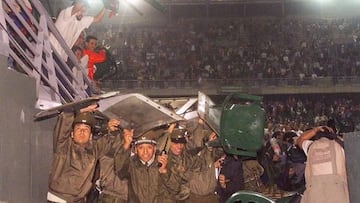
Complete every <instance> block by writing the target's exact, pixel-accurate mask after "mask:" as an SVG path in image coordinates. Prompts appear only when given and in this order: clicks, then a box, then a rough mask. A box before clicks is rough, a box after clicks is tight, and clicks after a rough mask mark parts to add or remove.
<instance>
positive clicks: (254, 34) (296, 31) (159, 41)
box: [88, 18, 360, 80]
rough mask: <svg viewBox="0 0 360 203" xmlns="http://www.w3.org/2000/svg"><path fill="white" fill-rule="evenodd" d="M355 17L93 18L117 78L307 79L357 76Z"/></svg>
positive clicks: (357, 26) (357, 24) (91, 30)
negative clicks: (147, 22) (116, 64)
mask: <svg viewBox="0 0 360 203" xmlns="http://www.w3.org/2000/svg"><path fill="white" fill-rule="evenodd" d="M359 25H360V24H359V19H358V18H351V19H296V18H292V19H282V20H281V19H279V18H243V19H236V20H217V21H211V22H204V21H200V20H184V19H182V20H179V21H178V22H177V23H172V24H168V25H162V26H153V27H150V26H146V27H145V26H131V25H124V26H123V25H113V24H104V23H103V24H101V25H98V26H93V27H92V28H91V29H90V30H88V33H89V34H91V35H95V36H98V37H99V41H101V42H102V43H103V45H111V48H110V51H111V53H112V54H113V55H114V56H115V57H114V58H115V59H117V60H118V61H121V62H122V65H123V66H122V71H121V74H119V75H118V78H119V79H138V80H163V79H168V80H171V79H175V78H176V79H198V78H199V77H201V78H204V79H249V78H253V79H256V78H258V79H262V78H294V79H299V80H302V79H305V78H310V79H315V78H317V77H325V76H334V77H342V76H358V75H359V66H360V58H359V56H360V55H359V52H358V50H357V48H358V46H359V40H358V35H359V29H360V28H359Z"/></svg>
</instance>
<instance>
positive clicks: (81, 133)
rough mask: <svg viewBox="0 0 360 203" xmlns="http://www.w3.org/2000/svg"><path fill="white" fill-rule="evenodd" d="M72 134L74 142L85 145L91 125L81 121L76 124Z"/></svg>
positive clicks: (89, 134)
mask: <svg viewBox="0 0 360 203" xmlns="http://www.w3.org/2000/svg"><path fill="white" fill-rule="evenodd" d="M72 136H73V140H74V142H75V143H77V144H79V145H85V144H86V143H88V142H89V140H90V137H91V127H90V126H89V125H87V124H83V123H79V124H76V125H75V126H74V130H73V134H72Z"/></svg>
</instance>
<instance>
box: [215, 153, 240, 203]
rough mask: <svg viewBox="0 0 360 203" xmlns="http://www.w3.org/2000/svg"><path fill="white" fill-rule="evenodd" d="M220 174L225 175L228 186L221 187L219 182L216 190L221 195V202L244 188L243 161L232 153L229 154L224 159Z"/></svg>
mask: <svg viewBox="0 0 360 203" xmlns="http://www.w3.org/2000/svg"><path fill="white" fill-rule="evenodd" d="M220 174H223V175H224V176H225V179H226V180H229V182H227V183H226V188H222V187H220V185H219V184H218V186H217V189H216V192H217V194H218V195H219V198H220V200H219V202H221V203H222V202H226V200H227V199H228V198H229V197H230V196H231V195H232V194H233V193H235V192H237V191H239V190H242V189H243V188H244V177H243V168H242V161H241V159H239V158H235V157H234V156H232V155H227V156H226V157H225V159H224V162H223V165H222V168H221V171H220Z"/></svg>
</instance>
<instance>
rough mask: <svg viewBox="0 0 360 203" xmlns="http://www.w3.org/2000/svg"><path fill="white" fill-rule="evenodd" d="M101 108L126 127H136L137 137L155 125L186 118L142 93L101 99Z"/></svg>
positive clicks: (135, 134) (135, 133)
mask: <svg viewBox="0 0 360 203" xmlns="http://www.w3.org/2000/svg"><path fill="white" fill-rule="evenodd" d="M99 110H100V111H101V112H103V113H104V114H105V115H106V116H108V117H109V118H116V119H119V120H120V121H121V126H123V127H124V128H132V129H134V136H135V137H139V136H141V135H142V134H143V133H145V132H147V131H149V130H151V129H153V128H155V127H159V126H163V125H167V124H169V123H174V122H178V121H181V120H184V118H182V117H181V116H178V115H176V113H175V112H173V111H171V110H169V109H168V108H166V107H164V106H161V105H159V104H157V103H155V102H154V101H152V100H151V99H150V98H148V97H146V96H144V95H141V94H125V95H118V96H115V97H111V98H108V99H103V100H100V101H99Z"/></svg>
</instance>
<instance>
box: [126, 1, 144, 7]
mask: <svg viewBox="0 0 360 203" xmlns="http://www.w3.org/2000/svg"><path fill="white" fill-rule="evenodd" d="M126 1H127V2H129V3H131V4H133V5H134V6H137V5H139V4H140V2H141V0H126Z"/></svg>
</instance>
